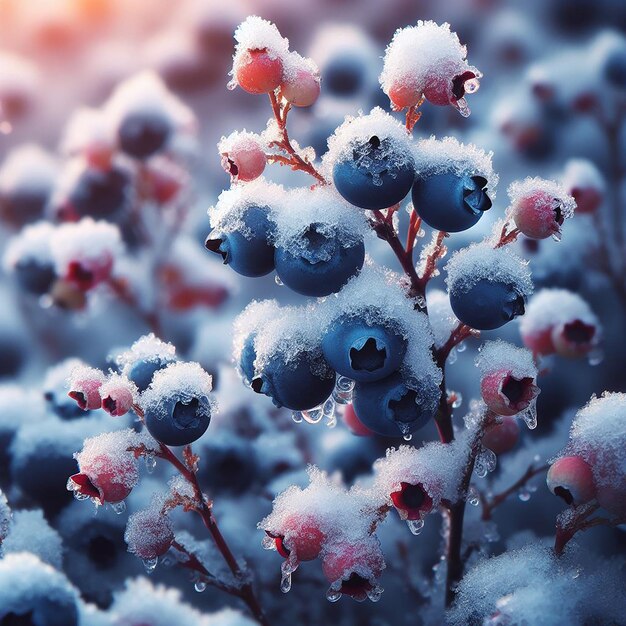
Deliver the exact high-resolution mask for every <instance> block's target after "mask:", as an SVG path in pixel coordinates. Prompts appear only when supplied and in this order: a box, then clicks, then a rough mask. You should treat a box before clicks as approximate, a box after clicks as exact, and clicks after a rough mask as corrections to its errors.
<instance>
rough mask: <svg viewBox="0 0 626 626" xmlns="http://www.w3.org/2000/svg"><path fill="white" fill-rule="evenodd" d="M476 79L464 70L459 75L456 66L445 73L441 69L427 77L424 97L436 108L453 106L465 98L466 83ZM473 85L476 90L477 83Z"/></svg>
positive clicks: (444, 70) (472, 73)
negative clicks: (436, 106)
mask: <svg viewBox="0 0 626 626" xmlns="http://www.w3.org/2000/svg"><path fill="white" fill-rule="evenodd" d="M476 78H477V77H476V74H475V73H474V72H472V71H470V70H466V71H463V72H460V73H459V70H458V66H457V65H456V64H455V65H452V66H451V67H449V68H448V69H447V71H446V69H443V70H442V71H439V72H438V73H437V74H434V75H432V76H430V77H429V79H428V83H427V85H426V87H425V88H424V96H425V97H426V99H427V100H428V101H429V102H430V103H431V104H436V105H438V106H446V105H448V104H455V103H457V102H458V101H459V100H461V98H463V97H464V96H465V92H466V83H468V81H471V80H473V79H476ZM473 85H474V83H472V86H473ZM475 85H476V88H477V86H478V82H476V83H475ZM476 88H474V91H475V90H476Z"/></svg>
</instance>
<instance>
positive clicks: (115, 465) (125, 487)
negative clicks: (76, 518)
mask: <svg viewBox="0 0 626 626" xmlns="http://www.w3.org/2000/svg"><path fill="white" fill-rule="evenodd" d="M79 469H80V472H79V473H78V474H74V475H73V476H71V477H70V480H71V481H72V482H73V483H75V485H76V487H75V488H74V490H75V491H78V492H79V493H82V494H84V495H86V496H89V497H90V498H93V499H95V500H97V501H98V503H99V504H105V503H107V502H109V503H111V504H115V503H116V502H121V501H122V500H124V499H125V498H126V497H127V496H128V495H129V494H130V492H131V491H132V490H133V487H134V485H135V484H136V482H137V478H138V474H137V466H136V464H135V462H134V460H133V459H132V458H131V457H129V458H128V459H126V460H125V461H124V462H121V463H120V462H119V458H117V457H111V456H108V455H106V454H102V455H99V456H96V457H94V458H92V459H89V461H88V462H87V463H79Z"/></svg>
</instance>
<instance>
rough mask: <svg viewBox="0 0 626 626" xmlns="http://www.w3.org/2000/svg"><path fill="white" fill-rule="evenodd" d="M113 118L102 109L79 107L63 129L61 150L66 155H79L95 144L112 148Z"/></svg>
mask: <svg viewBox="0 0 626 626" xmlns="http://www.w3.org/2000/svg"><path fill="white" fill-rule="evenodd" d="M113 142H114V137H113V126H112V124H111V119H110V118H109V116H107V114H106V113H105V112H104V111H103V110H102V109H92V108H90V107H79V108H78V109H76V111H74V113H72V115H71V117H70V119H69V121H68V123H67V124H66V126H65V129H64V131H63V136H62V138H61V144H60V150H61V153H62V154H63V155H65V156H70V157H73V156H77V155H79V154H81V153H82V152H83V151H84V150H85V149H86V148H93V147H95V146H97V147H102V148H108V147H110V148H111V149H112V147H113Z"/></svg>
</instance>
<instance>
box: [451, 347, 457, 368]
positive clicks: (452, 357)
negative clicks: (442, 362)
mask: <svg viewBox="0 0 626 626" xmlns="http://www.w3.org/2000/svg"><path fill="white" fill-rule="evenodd" d="M458 358H459V355H458V354H457V351H456V347H455V348H452V350H450V354H449V355H448V365H454V364H455V363H456V361H457V359H458Z"/></svg>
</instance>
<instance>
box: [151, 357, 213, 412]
mask: <svg viewBox="0 0 626 626" xmlns="http://www.w3.org/2000/svg"><path fill="white" fill-rule="evenodd" d="M212 388H213V378H212V377H211V375H210V374H207V373H206V372H205V371H204V370H203V369H202V367H200V365H199V364H198V363H171V364H170V365H168V366H167V367H166V368H164V369H161V370H158V371H157V372H155V374H154V377H153V378H152V382H151V383H150V386H149V387H148V388H147V389H146V390H145V391H144V392H143V394H142V395H141V406H142V407H143V409H144V411H152V412H154V413H156V414H157V415H163V416H167V414H168V411H169V410H170V408H171V407H169V406H168V403H167V402H165V400H166V399H171V398H175V399H176V401H180V402H182V403H183V404H189V402H191V400H193V399H197V400H198V401H199V402H200V405H201V407H202V410H204V411H206V412H208V413H209V414H210V413H211V412H213V411H214V410H215V406H214V405H215V401H214V400H213V399H212V398H211V397H210V396H209V394H210V392H211V389H212Z"/></svg>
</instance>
